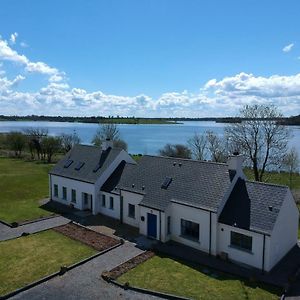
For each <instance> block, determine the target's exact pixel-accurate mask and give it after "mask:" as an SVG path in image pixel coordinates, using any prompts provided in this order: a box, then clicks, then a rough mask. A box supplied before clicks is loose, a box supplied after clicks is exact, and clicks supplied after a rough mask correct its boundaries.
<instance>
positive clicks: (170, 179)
mask: <svg viewBox="0 0 300 300" xmlns="http://www.w3.org/2000/svg"><path fill="white" fill-rule="evenodd" d="M171 182H172V177H166V178H165V180H164V182H163V184H162V185H161V188H162V189H164V190H166V189H167V188H168V186H169V185H170V183H171Z"/></svg>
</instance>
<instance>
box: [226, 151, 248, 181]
mask: <svg viewBox="0 0 300 300" xmlns="http://www.w3.org/2000/svg"><path fill="white" fill-rule="evenodd" d="M244 159H245V157H244V155H242V154H239V153H238V152H234V153H233V154H232V155H230V156H229V157H228V160H227V164H228V170H230V171H236V173H237V175H238V176H239V177H242V178H245V174H244V172H243V162H244Z"/></svg>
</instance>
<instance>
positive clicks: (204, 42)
mask: <svg viewBox="0 0 300 300" xmlns="http://www.w3.org/2000/svg"><path fill="white" fill-rule="evenodd" d="M299 12H300V2H299V1H297V0H295V1H267V0H264V1H261V0H260V1H254V0H252V1H250V0H245V1H238V0H235V1H229V0H228V1H222V0H219V1H200V0H198V1H196V0H195V1H192V0H189V1H186V0H181V1H174V0H168V1H164V0H155V1H154V0H153V1H146V0H144V1H143V0H138V1H134V0H127V1H126V0H122V1H121V0H119V1H115V0H110V1H108V0H107V1H96V0H95V1H91V0H89V1H87V0H85V1H62V0H61V1H33V0H31V1H29V0H23V1H14V0H2V1H1V4H0V35H1V39H0V114H1V113H2V114H7V115H10V114H19V115H24V114H45V115H49V114H51V115H117V114H118V115H124V116H125V115H135V116H152V117H155V116H164V117H169V116H193V117H198V116H199V117H203V116H225V115H226V116H227V115H236V114H237V113H238V110H239V108H240V107H241V106H242V105H245V104H251V103H265V104H274V105H276V106H278V107H279V109H280V110H281V111H282V112H283V113H284V114H285V115H295V114H299V113H300V74H299V68H300V13H299Z"/></svg>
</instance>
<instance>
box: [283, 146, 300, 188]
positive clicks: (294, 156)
mask: <svg viewBox="0 0 300 300" xmlns="http://www.w3.org/2000/svg"><path fill="white" fill-rule="evenodd" d="M283 165H284V167H285V168H286V169H287V171H288V172H289V175H290V176H289V177H290V188H292V177H293V174H294V173H296V172H297V171H298V168H299V165H300V159H299V154H298V152H297V150H296V149H295V148H294V147H293V148H292V149H291V150H290V151H289V152H288V153H287V154H286V155H285V157H284V158H283Z"/></svg>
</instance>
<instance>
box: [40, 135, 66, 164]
mask: <svg viewBox="0 0 300 300" xmlns="http://www.w3.org/2000/svg"><path fill="white" fill-rule="evenodd" d="M60 148H61V140H60V138H59V137H54V136H45V137H43V138H42V140H41V149H42V157H43V159H45V160H47V162H48V163H51V162H52V157H53V155H54V154H55V153H57V152H58V151H59V149H60Z"/></svg>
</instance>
